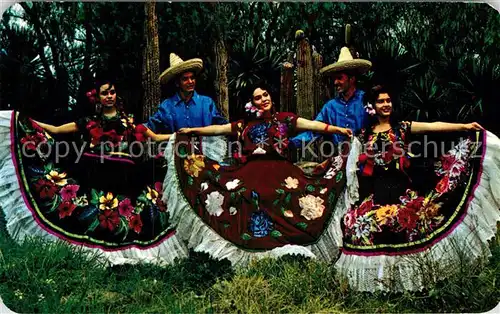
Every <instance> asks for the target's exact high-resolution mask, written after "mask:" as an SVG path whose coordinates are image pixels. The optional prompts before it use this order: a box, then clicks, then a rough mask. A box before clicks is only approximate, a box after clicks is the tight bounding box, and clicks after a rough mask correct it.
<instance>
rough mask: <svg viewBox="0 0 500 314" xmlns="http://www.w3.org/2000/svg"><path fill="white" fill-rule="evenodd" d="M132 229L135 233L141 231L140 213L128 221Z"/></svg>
mask: <svg viewBox="0 0 500 314" xmlns="http://www.w3.org/2000/svg"><path fill="white" fill-rule="evenodd" d="M128 225H129V227H130V229H132V230H134V231H135V233H141V230H142V220H141V216H140V215H132V216H131V217H130V220H129V221H128Z"/></svg>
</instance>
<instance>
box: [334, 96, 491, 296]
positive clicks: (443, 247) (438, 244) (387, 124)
mask: <svg viewBox="0 0 500 314" xmlns="http://www.w3.org/2000/svg"><path fill="white" fill-rule="evenodd" d="M370 103H371V104H374V105H371V104H370ZM367 111H368V112H369V113H370V114H371V115H372V123H371V125H370V126H369V127H368V128H366V129H364V130H363V131H362V132H361V134H360V135H359V136H358V137H357V139H355V143H354V144H353V147H352V150H351V154H350V156H349V158H357V159H358V166H359V171H358V176H357V178H358V182H359V189H356V188H357V185H356V184H355V183H354V184H353V183H348V184H349V186H348V188H347V191H348V195H349V196H350V199H351V200H352V202H350V203H351V204H350V205H351V206H350V207H349V209H348V211H347V213H346V214H345V216H344V219H343V221H342V232H343V248H342V254H341V257H340V259H339V260H338V261H337V263H336V268H337V270H338V271H339V273H340V274H341V275H343V276H345V277H347V278H348V280H349V282H350V284H351V285H352V287H353V288H355V289H358V290H363V291H374V290H379V289H380V290H405V289H406V290H419V289H422V288H423V287H425V284H426V283H429V282H433V281H435V280H437V279H441V278H444V277H445V276H447V275H448V274H449V273H448V272H449V271H453V269H454V268H453V267H456V265H454V264H453V262H454V261H456V259H457V256H458V255H457V254H458V253H457V252H456V250H455V248H454V244H458V246H459V248H460V249H461V250H463V251H464V253H465V255H466V256H467V257H471V258H476V257H479V256H482V255H481V254H483V251H482V250H488V249H487V240H488V239H489V238H491V237H493V236H494V235H495V231H496V222H497V221H498V220H499V217H500V216H499V211H498V209H499V208H500V192H499V191H500V186H499V185H498V181H497V180H491V178H490V176H491V173H487V172H488V171H498V167H499V166H500V160H499V159H498V157H494V155H492V154H495V153H496V154H498V152H499V149H500V146H499V144H500V142H499V140H498V138H497V137H496V136H494V135H493V134H491V133H487V132H486V131H483V129H482V127H481V126H480V125H479V124H477V123H475V122H473V123H467V124H460V123H444V122H434V123H423V122H411V123H407V122H404V123H399V122H397V121H394V119H393V118H392V117H393V115H392V113H393V107H392V101H391V98H390V95H389V93H388V91H387V90H386V89H385V88H384V87H382V86H376V87H374V88H373V89H372V95H371V96H369V102H368V106H367ZM454 131H462V132H468V133H462V134H459V135H461V136H462V137H463V138H462V139H461V140H460V141H459V143H458V145H456V146H455V147H453V148H452V149H451V150H449V151H448V152H447V153H446V154H444V155H442V156H440V158H439V159H438V160H436V163H435V170H434V171H431V172H426V171H422V169H420V170H417V169H412V167H411V166H412V163H413V161H412V158H410V157H411V156H412V155H411V152H410V150H411V148H412V146H413V147H416V146H417V145H419V146H420V145H421V143H416V142H415V143H412V142H411V141H410V137H411V135H412V134H418V133H429V132H454ZM457 137H458V136H457ZM357 140H359V142H358V141H357ZM486 144H487V145H488V146H486ZM361 145H362V146H363V147H362V149H361ZM423 150H424V152H425V151H426V150H427V148H425V147H424V148H423ZM485 153H486V155H485ZM485 156H486V158H484V157H485ZM424 157H426V156H424ZM482 157H483V158H482ZM492 157H493V158H494V159H493V160H492V159H491V158H492ZM495 158H496V160H495ZM499 174H500V173H498V172H497V174H496V175H497V176H498V175H499ZM492 181H496V182H492ZM493 183H495V184H493ZM356 192H357V193H356ZM474 193H475V194H476V196H475V195H474ZM348 205H349V204H348ZM476 232H477V233H476ZM424 263H427V265H432V267H437V268H435V269H434V272H432V273H431V275H432V276H435V277H434V278H432V277H430V275H429V273H428V272H425V271H422V269H423V268H424V267H423V265H424ZM426 280H428V281H427V282H426Z"/></svg>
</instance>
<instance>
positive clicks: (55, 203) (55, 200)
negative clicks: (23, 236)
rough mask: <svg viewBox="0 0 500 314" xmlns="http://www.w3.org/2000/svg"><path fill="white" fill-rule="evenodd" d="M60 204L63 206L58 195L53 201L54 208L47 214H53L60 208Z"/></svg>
mask: <svg viewBox="0 0 500 314" xmlns="http://www.w3.org/2000/svg"><path fill="white" fill-rule="evenodd" d="M59 204H61V199H60V197H59V196H58V195H56V196H55V197H54V200H53V201H52V206H51V207H50V209H49V210H48V211H47V212H48V213H51V212H53V211H54V210H56V208H57V207H58V206H59Z"/></svg>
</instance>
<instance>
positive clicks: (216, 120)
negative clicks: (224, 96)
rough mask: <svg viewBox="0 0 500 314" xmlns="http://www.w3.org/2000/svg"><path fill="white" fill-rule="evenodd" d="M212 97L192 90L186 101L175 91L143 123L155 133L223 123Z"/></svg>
mask: <svg viewBox="0 0 500 314" xmlns="http://www.w3.org/2000/svg"><path fill="white" fill-rule="evenodd" d="M225 123H227V120H226V119H225V118H224V117H222V116H221V115H220V113H219V110H217V106H216V105H215V102H214V101H213V100H212V98H210V97H207V96H203V95H199V94H198V93H197V92H194V94H193V96H192V97H191V99H190V100H189V102H188V103H185V102H184V101H183V100H182V98H181V97H180V96H179V94H178V93H176V94H175V95H174V96H172V97H170V98H167V99H165V100H164V101H163V102H162V103H161V104H160V106H159V108H158V111H156V113H155V114H154V115H152V116H151V117H150V118H149V120H148V122H146V123H145V124H144V125H145V126H146V127H148V128H149V129H150V130H151V131H153V132H155V133H167V134H168V133H174V132H177V131H178V130H179V129H182V128H193V127H203V126H208V125H212V124H225Z"/></svg>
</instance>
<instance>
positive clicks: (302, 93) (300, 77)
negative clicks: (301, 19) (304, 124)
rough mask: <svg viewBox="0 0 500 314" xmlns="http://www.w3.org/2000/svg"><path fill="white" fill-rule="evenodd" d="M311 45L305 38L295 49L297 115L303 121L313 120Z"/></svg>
mask: <svg viewBox="0 0 500 314" xmlns="http://www.w3.org/2000/svg"><path fill="white" fill-rule="evenodd" d="M313 79H314V74H313V64H312V53H311V45H310V44H309V41H308V40H307V39H306V38H303V39H300V41H299V42H298V47H297V114H298V115H299V116H300V117H302V118H305V119H313V118H314V86H313V85H314V84H313Z"/></svg>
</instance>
